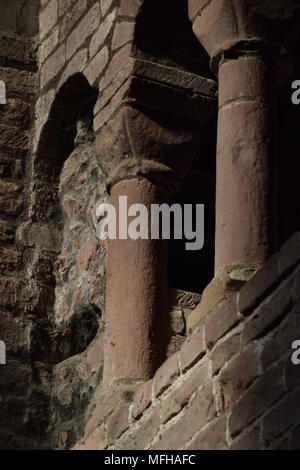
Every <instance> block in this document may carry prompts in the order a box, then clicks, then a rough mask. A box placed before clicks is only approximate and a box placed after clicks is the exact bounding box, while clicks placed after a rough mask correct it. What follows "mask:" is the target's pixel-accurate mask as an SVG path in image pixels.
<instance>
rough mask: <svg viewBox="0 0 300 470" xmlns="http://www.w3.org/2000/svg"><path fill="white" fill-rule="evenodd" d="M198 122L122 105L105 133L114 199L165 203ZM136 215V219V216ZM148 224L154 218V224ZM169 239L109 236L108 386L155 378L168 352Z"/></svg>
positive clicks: (103, 155) (191, 150)
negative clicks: (154, 375) (122, 197)
mask: <svg viewBox="0 0 300 470" xmlns="http://www.w3.org/2000/svg"><path fill="white" fill-rule="evenodd" d="M198 136H199V128H198V126H196V127H193V125H192V126H191V124H190V123H188V124H186V123H185V120H184V119H179V118H174V117H172V116H168V115H166V114H164V113H155V112H147V113H144V112H141V111H140V110H138V109H135V108H133V107H129V106H128V107H125V108H123V109H122V110H121V111H120V112H119V114H118V115H117V116H116V117H115V118H114V120H112V121H111V122H110V123H109V124H108V126H107V127H106V128H105V129H104V130H103V134H102V135H100V137H99V140H98V143H99V150H98V152H97V153H98V159H99V163H100V165H101V166H102V168H103V169H104V171H105V172H106V173H107V175H108V185H109V187H110V193H111V200H110V202H111V203H112V204H113V205H114V206H115V208H116V209H117V212H118V209H119V201H120V196H127V198H128V199H127V203H128V207H129V206H130V205H132V204H144V205H145V206H146V207H147V208H149V209H150V206H151V204H161V203H166V202H168V200H169V198H170V196H172V195H173V194H174V193H175V192H176V190H178V189H179V187H180V184H181V181H182V179H183V178H184V176H185V174H186V172H187V171H188V170H189V167H190V164H191V162H192V160H193V158H194V155H195V153H196V150H197V147H198V140H199V137H198ZM133 218H134V217H133ZM149 227H150V223H149ZM167 244H168V242H167V240H152V239H151V238H150V237H149V239H137V240H133V239H130V238H127V239H122V237H120V233H117V238H116V239H115V240H110V242H109V253H108V266H107V293H106V311H105V324H106V332H105V349H104V358H105V364H104V384H105V385H106V386H107V385H110V384H111V383H112V382H116V381H119V382H120V381H121V382H124V381H127V382H128V381H137V380H147V379H148V378H150V377H151V376H152V375H153V373H154V371H155V370H156V368H157V367H158V366H159V365H160V364H161V363H162V362H163V360H164V359H165V357H166V346H167V345H166V338H167V330H166V328H167V324H166V322H167V320H168V319H167V253H168V252H167Z"/></svg>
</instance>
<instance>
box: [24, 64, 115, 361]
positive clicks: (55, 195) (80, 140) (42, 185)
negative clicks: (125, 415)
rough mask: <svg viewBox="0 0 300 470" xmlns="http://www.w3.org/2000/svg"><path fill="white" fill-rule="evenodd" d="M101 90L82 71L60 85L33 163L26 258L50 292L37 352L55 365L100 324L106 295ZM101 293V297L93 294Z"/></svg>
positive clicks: (42, 290)
mask: <svg viewBox="0 0 300 470" xmlns="http://www.w3.org/2000/svg"><path fill="white" fill-rule="evenodd" d="M97 96H98V91H97V90H96V89H95V88H93V87H91V86H90V85H89V83H88V81H87V80H86V78H85V77H84V75H82V74H80V73H77V74H75V75H73V76H71V77H70V78H69V79H68V80H67V81H66V82H65V83H64V84H63V85H62V86H61V88H60V90H59V91H58V93H57V95H56V97H55V99H54V101H53V103H52V106H51V110H50V113H49V117H48V119H47V122H46V124H45V125H44V127H43V129H42V132H41V137H40V141H39V143H38V147H37V152H36V155H35V158H34V161H33V165H32V177H31V187H30V195H31V201H30V207H29V219H30V223H29V227H31V228H29V230H32V231H33V233H34V234H35V238H38V240H37V243H35V247H34V248H32V249H29V250H28V256H27V259H28V267H29V272H31V275H32V277H33V278H34V279H35V280H36V282H37V283H38V285H39V289H40V296H41V298H42V299H43V301H42V303H41V305H42V306H41V309H42V310H43V311H42V312H41V315H40V319H41V320H40V324H39V326H38V327H37V328H36V335H37V341H38V340H39V338H41V337H42V338H44V341H43V342H41V341H39V343H40V347H39V348H38V351H37V352H36V355H37V356H38V357H37V358H36V359H38V360H42V361H43V362H45V363H50V364H56V363H59V362H61V361H62V360H65V359H66V358H67V357H70V356H72V355H75V354H78V353H81V352H82V351H84V350H85V349H86V347H87V345H88V344H89V343H90V342H91V341H92V339H93V338H94V337H95V335H96V333H97V331H98V316H99V312H100V310H101V301H102V300H101V299H102V298H103V295H104V294H103V295H102V292H101V288H102V287H101V286H102V284H101V282H99V286H100V288H99V289H100V291H97V292H96V291H95V292H94V291H93V289H94V290H95V289H96V287H95V285H94V284H93V285H92V281H91V279H92V277H95V278H96V279H97V280H98V281H99V276H98V277H97V272H96V271H97V269H98V265H96V258H97V259H98V258H101V260H102V258H103V257H104V256H105V249H103V250H102V251H101V255H99V252H98V249H99V246H98V245H97V243H96V232H95V226H94V223H95V219H93V210H94V209H95V207H94V204H95V203H96V201H98V200H99V201H101V200H102V197H103V198H105V197H106V196H105V194H106V193H105V191H106V190H105V183H104V177H103V176H102V172H101V170H100V168H99V167H98V165H97V163H96V161H95V159H94V144H93V140H94V136H93V108H94V105H95V102H96V100H97ZM77 195H78V197H79V199H80V200H77ZM59 240H61V244H60V243H59V242H58V241H59ZM92 270H93V276H92V274H91V271H92ZM103 276H104V274H103V273H102V276H101V278H102V277H103ZM83 281H85V282H84V283H85V285H86V286H85V289H83V287H82V284H83ZM100 281H101V279H100ZM95 283H96V280H95ZM93 294H94V297H93ZM97 294H99V297H98V299H97V303H95V304H94V303H93V301H92V300H91V299H92V298H96V297H97ZM62 304H63V305H62ZM45 327H46V328H45Z"/></svg>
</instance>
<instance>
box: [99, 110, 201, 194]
mask: <svg viewBox="0 0 300 470" xmlns="http://www.w3.org/2000/svg"><path fill="white" fill-rule="evenodd" d="M199 141H200V128H199V124H196V123H195V122H194V121H190V120H188V119H186V118H183V117H178V116H174V115H173V116H172V115H171V114H167V113H161V112H157V111H153V110H151V111H150V110H145V109H139V108H137V107H135V106H130V105H125V106H124V107H122V108H121V110H120V111H119V112H118V114H117V115H116V116H115V118H114V119H112V120H111V121H110V122H109V123H108V124H107V125H106V126H105V127H104V128H103V129H102V131H101V133H100V134H99V135H98V137H97V140H96V152H97V158H98V162H99V164H100V166H101V167H102V169H103V171H104V172H105V174H106V175H107V185H108V187H109V188H111V187H112V186H114V185H115V184H116V183H118V182H119V181H122V180H127V179H132V178H146V179H148V180H149V181H151V182H154V183H155V184H158V185H160V186H162V187H164V189H166V190H167V193H168V194H169V195H172V194H174V192H176V191H177V190H178V189H179V188H180V186H181V182H182V180H183V178H184V176H185V175H186V173H187V172H188V170H189V168H190V165H191V163H192V161H193V159H194V157H195V154H196V152H197V149H198V146H199Z"/></svg>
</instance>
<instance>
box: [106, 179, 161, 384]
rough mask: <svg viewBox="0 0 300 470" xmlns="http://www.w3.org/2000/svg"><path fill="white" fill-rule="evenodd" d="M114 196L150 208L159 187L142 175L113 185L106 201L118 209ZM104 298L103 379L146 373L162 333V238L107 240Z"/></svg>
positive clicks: (141, 376) (152, 367) (158, 198)
mask: <svg viewBox="0 0 300 470" xmlns="http://www.w3.org/2000/svg"><path fill="white" fill-rule="evenodd" d="M119 196H127V197H128V207H129V206H130V205H131V204H136V203H138V204H144V205H146V206H147V207H148V208H150V205H151V204H153V203H156V204H158V203H161V202H162V199H163V197H162V194H161V190H160V189H159V188H158V187H157V186H156V185H155V184H152V183H151V182H149V181H148V180H146V179H129V180H124V181H121V182H119V183H117V184H115V185H114V186H113V188H112V191H111V204H113V205H114V206H115V208H116V209H117V212H118V207H119ZM131 219H132V218H131ZM129 221H130V218H129ZM117 223H118V221H117ZM106 298H107V303H106V313H105V323H106V339H105V351H104V353H105V355H104V357H105V364H104V382H105V383H106V384H110V383H112V382H113V381H116V380H122V379H123V380H124V379H127V380H128V379H134V380H136V379H144V380H145V379H148V378H150V377H151V376H152V374H153V372H154V371H155V368H156V367H157V365H158V364H159V362H160V360H161V357H162V356H163V354H164V352H165V351H164V347H165V341H166V338H167V334H166V328H165V322H166V321H167V315H166V314H167V245H166V242H165V241H162V240H151V239H150V238H149V239H147V240H141V239H138V240H132V239H130V238H128V239H126V240H123V239H119V238H118V236H117V239H116V240H110V242H109V253H108V266H107V293H106Z"/></svg>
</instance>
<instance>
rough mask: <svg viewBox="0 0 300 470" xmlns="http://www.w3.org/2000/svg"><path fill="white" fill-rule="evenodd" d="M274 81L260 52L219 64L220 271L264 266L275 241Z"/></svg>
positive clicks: (218, 258) (217, 254) (217, 229)
mask: <svg viewBox="0 0 300 470" xmlns="http://www.w3.org/2000/svg"><path fill="white" fill-rule="evenodd" d="M275 79H276V76H275V74H274V73H273V70H272V67H271V66H269V64H268V63H267V61H266V59H265V58H264V57H263V56H261V55H260V54H259V53H257V54H252V55H251V54H249V55H241V56H239V57H236V58H233V59H228V60H226V61H224V62H222V63H221V64H220V68H219V122H218V145H217V195H216V259H215V267H216V271H218V269H219V268H222V267H224V266H228V265H232V264H239V263H241V264H251V263H257V264H262V263H263V262H264V261H265V260H266V259H267V258H268V257H269V255H270V254H271V252H272V251H273V249H274V247H275V245H276V237H277V227H276V217H275V215H274V214H275V210H274V207H276V166H277V156H276V134H277V123H276V114H277V113H276V99H275V91H276V90H274V88H275V86H274V81H275Z"/></svg>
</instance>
